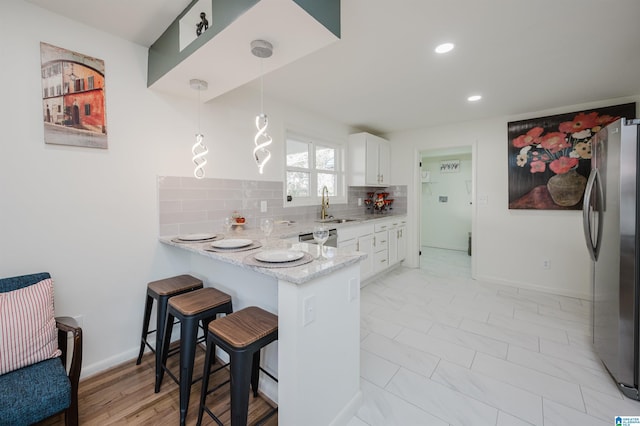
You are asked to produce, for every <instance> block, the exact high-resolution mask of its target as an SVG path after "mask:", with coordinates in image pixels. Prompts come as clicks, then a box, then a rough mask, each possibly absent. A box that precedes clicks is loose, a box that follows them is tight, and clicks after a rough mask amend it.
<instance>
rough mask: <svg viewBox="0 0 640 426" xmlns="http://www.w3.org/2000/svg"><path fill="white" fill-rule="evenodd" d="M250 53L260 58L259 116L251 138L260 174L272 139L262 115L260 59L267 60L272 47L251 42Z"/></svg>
mask: <svg viewBox="0 0 640 426" xmlns="http://www.w3.org/2000/svg"><path fill="white" fill-rule="evenodd" d="M251 53H252V54H253V55H254V56H256V57H257V58H260V114H258V115H257V116H256V129H257V132H256V135H255V137H254V138H253V143H254V145H255V146H254V148H253V157H254V158H255V160H256V164H257V165H258V172H260V174H262V172H263V170H264V166H265V164H267V162H268V161H269V160H270V159H271V152H270V151H269V150H268V149H267V147H268V146H269V145H271V143H272V142H273V139H272V138H271V136H269V134H268V133H267V127H269V119H268V118H267V114H265V113H264V73H263V70H262V59H264V58H269V57H271V55H272V54H273V45H271V43H269V42H268V41H264V40H253V41H252V42H251Z"/></svg>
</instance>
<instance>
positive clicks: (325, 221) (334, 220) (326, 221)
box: [318, 219, 358, 223]
mask: <svg viewBox="0 0 640 426" xmlns="http://www.w3.org/2000/svg"><path fill="white" fill-rule="evenodd" d="M357 220H358V219H324V220H319V221H318V222H321V223H347V222H355V221H357Z"/></svg>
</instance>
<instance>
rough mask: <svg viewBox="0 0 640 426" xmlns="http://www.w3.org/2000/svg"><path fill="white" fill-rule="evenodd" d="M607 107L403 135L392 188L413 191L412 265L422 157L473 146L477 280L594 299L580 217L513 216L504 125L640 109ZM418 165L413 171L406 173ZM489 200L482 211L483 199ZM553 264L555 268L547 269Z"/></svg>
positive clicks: (395, 144)
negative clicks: (545, 265) (396, 185)
mask: <svg viewBox="0 0 640 426" xmlns="http://www.w3.org/2000/svg"><path fill="white" fill-rule="evenodd" d="M639 99H640V97H638V96H636V97H633V98H623V99H614V100H603V101H602V102H597V103H592V104H583V105H573V106H566V107H561V108H557V109H553V110H546V111H538V112H532V113H529V114H526V115H520V116H512V117H498V118H492V119H486V120H480V121H474V122H465V123H456V124H451V125H444V126H438V127H433V128H424V129H418V130H412V131H405V132H398V133H393V134H390V135H387V136H388V137H389V139H390V140H391V142H392V148H391V149H392V155H391V161H392V164H391V173H392V176H393V180H394V181H395V182H399V183H407V184H408V193H409V198H408V222H409V227H410V228H413V229H410V230H409V232H408V235H409V240H408V244H409V250H408V256H409V257H408V260H407V264H408V265H411V266H417V265H418V245H419V240H418V238H419V235H418V230H417V229H416V225H417V223H418V220H419V219H418V217H417V214H418V213H417V212H418V205H417V202H418V200H419V199H420V198H419V196H418V195H419V191H420V185H421V184H420V183H419V179H420V178H419V176H420V175H419V166H418V162H419V152H420V151H423V150H427V149H440V148H446V147H452V146H468V145H470V144H473V146H474V152H473V158H474V162H475V172H474V178H475V179H474V189H473V203H474V204H473V205H474V214H475V222H474V223H473V260H472V261H473V263H474V270H475V278H476V279H479V280H486V281H491V282H497V283H503V284H507V285H517V286H521V287H525V288H535V289H539V290H543V291H548V292H553V293H557V294H564V295H568V296H575V297H581V298H585V299H590V298H591V286H590V270H591V264H590V261H589V255H588V254H587V250H586V248H585V245H584V237H583V235H582V217H581V211H550V210H509V208H508V188H507V186H508V181H507V148H508V141H507V122H509V121H514V120H522V119H526V118H533V117H543V116H546V115H552V114H559V113H563V112H572V111H580V110H582V109H587V108H594V107H598V106H609V105H617V104H622V103H625V102H632V101H636V102H637V101H638V100H639ZM410 163H413V164H414V167H413V168H410V167H407V166H406V165H407V164H410ZM480 197H482V198H485V199H486V200H487V203H486V204H480V203H479V202H478V199H479V198H480ZM544 259H549V260H550V262H551V263H550V264H551V268H550V269H548V270H545V269H543V268H542V261H543V260H544Z"/></svg>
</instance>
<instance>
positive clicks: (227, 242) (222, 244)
mask: <svg viewBox="0 0 640 426" xmlns="http://www.w3.org/2000/svg"><path fill="white" fill-rule="evenodd" d="M251 243H253V241H252V240H246V239H243V238H229V239H224V240H219V241H214V242H212V243H211V247H214V248H221V249H233V248H240V247H246V246H248V245H251Z"/></svg>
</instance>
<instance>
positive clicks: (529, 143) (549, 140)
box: [511, 112, 619, 174]
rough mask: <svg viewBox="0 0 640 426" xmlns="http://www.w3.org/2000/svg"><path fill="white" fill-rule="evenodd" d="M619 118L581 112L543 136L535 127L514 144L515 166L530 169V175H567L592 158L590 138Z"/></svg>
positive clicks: (518, 138)
mask: <svg viewBox="0 0 640 426" xmlns="http://www.w3.org/2000/svg"><path fill="white" fill-rule="evenodd" d="M618 118H619V117H612V116H610V115H603V116H598V113H597V112H589V113H584V112H580V113H578V114H576V115H575V117H574V118H573V120H572V121H565V122H563V123H560V124H559V125H558V131H555V132H553V131H552V132H549V133H547V134H546V135H544V134H543V133H544V128H543V127H540V126H538V127H533V128H531V129H529V130H528V131H527V133H525V134H522V135H519V136H517V137H516V138H514V139H513V141H512V142H511V143H512V144H513V146H514V147H515V148H519V149H520V151H519V152H518V153H517V154H516V162H515V164H516V166H518V167H525V166H526V165H527V164H528V165H529V167H530V172H531V173H542V172H545V171H546V170H547V163H549V170H551V171H552V172H554V173H556V174H563V173H567V172H568V171H569V170H571V169H573V168H575V167H577V166H578V164H579V162H580V161H581V160H589V159H590V158H591V137H592V136H593V135H594V134H595V133H596V132H598V131H599V130H600V129H601V128H602V127H603V126H606V125H608V124H610V123H612V122H614V121H615V120H617V119H618Z"/></svg>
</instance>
